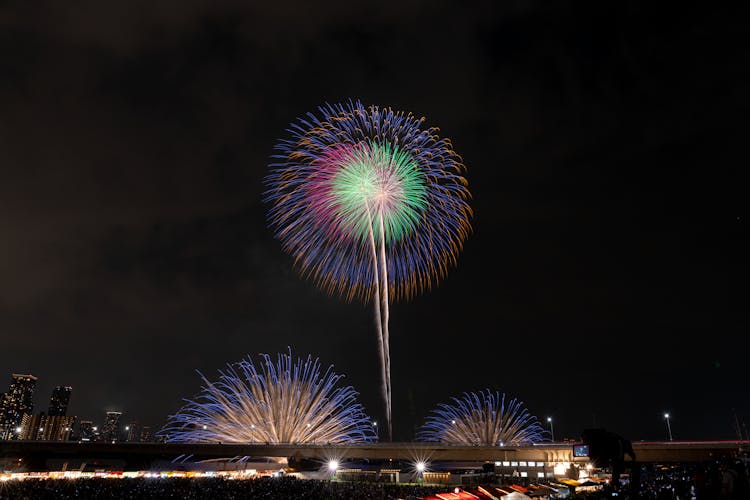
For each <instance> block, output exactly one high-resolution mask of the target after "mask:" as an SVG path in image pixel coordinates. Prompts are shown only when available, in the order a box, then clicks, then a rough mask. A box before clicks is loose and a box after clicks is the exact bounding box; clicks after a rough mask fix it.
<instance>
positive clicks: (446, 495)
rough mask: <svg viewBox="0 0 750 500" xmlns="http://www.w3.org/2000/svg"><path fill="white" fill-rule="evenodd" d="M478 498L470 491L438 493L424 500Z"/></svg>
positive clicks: (470, 499) (469, 499) (468, 499)
mask: <svg viewBox="0 0 750 500" xmlns="http://www.w3.org/2000/svg"><path fill="white" fill-rule="evenodd" d="M478 498H479V497H478V496H476V495H473V494H471V493H469V492H468V491H459V492H458V493H454V492H447V493H436V494H434V495H430V496H427V497H424V499H423V500H477V499H478Z"/></svg>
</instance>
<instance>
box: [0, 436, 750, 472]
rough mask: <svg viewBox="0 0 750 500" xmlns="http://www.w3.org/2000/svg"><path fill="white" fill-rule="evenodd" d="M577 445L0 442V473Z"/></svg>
mask: <svg viewBox="0 0 750 500" xmlns="http://www.w3.org/2000/svg"><path fill="white" fill-rule="evenodd" d="M577 444H580V443H544V444H540V445H535V446H456V445H441V444H435V443H377V444H362V445H323V444H307V445H302V444H219V443H196V444H178V443H98V442H50V441H0V469H5V470H9V469H15V468H18V467H22V468H23V469H25V470H40V471H44V470H59V467H60V464H66V466H67V467H68V468H76V467H77V465H76V464H82V463H100V464H102V465H103V466H105V467H109V468H113V467H114V468H120V469H121V470H150V469H151V470H153V469H154V468H156V467H162V468H163V466H164V464H171V463H173V464H186V463H196V462H201V461H214V462H215V463H220V462H221V461H222V460H221V459H226V460H231V459H234V460H236V459H237V458H238V457H243V458H244V457H249V458H248V459H247V460H248V461H251V462H254V461H256V459H265V458H281V459H287V460H290V461H297V462H301V461H320V462H321V463H322V462H324V461H327V460H329V459H331V458H336V459H338V460H363V461H372V462H387V461H393V462H397V463H398V462H413V461H415V460H429V461H430V462H432V463H435V462H463V463H466V462H469V463H477V464H481V463H484V462H502V461H513V462H516V461H517V462H521V461H534V462H544V463H545V464H550V465H552V464H557V463H563V462H571V463H574V462H587V461H588V458H587V457H586V456H579V457H576V456H574V446H575V445H577ZM633 449H634V451H635V453H636V457H637V461H638V462H641V463H663V464H669V463H690V462H707V461H712V460H717V459H719V458H721V457H724V456H737V455H738V454H742V453H748V452H750V441H736V440H735V441H666V442H643V441H640V442H639V441H636V442H633Z"/></svg>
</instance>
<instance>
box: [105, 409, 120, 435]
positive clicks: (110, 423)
mask: <svg viewBox="0 0 750 500" xmlns="http://www.w3.org/2000/svg"><path fill="white" fill-rule="evenodd" d="M121 416H122V412H119V411H108V412H107V415H106V417H105V418H104V425H103V426H102V437H103V438H104V440H105V441H117V440H118V439H119V438H120V417H121Z"/></svg>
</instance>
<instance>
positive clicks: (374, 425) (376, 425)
mask: <svg viewBox="0 0 750 500" xmlns="http://www.w3.org/2000/svg"><path fill="white" fill-rule="evenodd" d="M372 426H373V427H375V436H377V438H378V441H380V429H378V423H377V422H373V423H372Z"/></svg>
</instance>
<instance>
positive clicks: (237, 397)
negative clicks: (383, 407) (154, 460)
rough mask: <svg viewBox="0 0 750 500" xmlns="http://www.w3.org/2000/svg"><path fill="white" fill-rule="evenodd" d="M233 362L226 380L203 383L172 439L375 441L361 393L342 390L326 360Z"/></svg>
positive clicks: (178, 418)
mask: <svg viewBox="0 0 750 500" xmlns="http://www.w3.org/2000/svg"><path fill="white" fill-rule="evenodd" d="M261 359H262V362H261V363H260V364H259V366H258V367H256V365H255V364H254V363H253V361H252V359H251V358H250V357H248V358H246V359H244V360H242V361H239V362H237V363H234V364H228V365H227V367H228V368H227V370H226V371H221V370H220V371H219V375H220V376H219V379H218V380H217V381H215V382H211V381H209V380H208V379H207V378H206V377H204V376H203V374H201V373H200V372H199V375H200V377H201V379H202V380H203V384H204V385H203V387H202V391H201V392H200V394H199V395H198V396H197V397H196V398H195V399H193V400H186V404H185V406H183V407H182V408H181V409H180V411H178V412H177V413H176V414H174V415H170V416H169V419H168V421H167V424H166V426H165V427H164V429H162V430H161V431H160V432H159V434H160V435H161V436H164V437H165V438H166V439H167V441H170V442H183V443H185V442H187V443H200V442H213V443H215V442H221V443H337V444H347V443H362V442H369V441H373V440H374V439H375V435H374V432H373V429H372V425H371V424H370V422H371V419H370V418H369V417H368V416H367V415H366V414H365V412H364V408H363V407H362V405H360V404H359V403H357V402H356V397H357V392H356V391H355V390H354V389H353V388H352V387H351V386H339V382H340V380H341V379H342V378H343V375H338V374H336V373H334V372H333V366H329V367H328V369H327V370H326V371H325V372H323V371H322V370H321V365H320V362H319V360H318V359H314V360H313V359H312V357H311V356H308V357H307V358H306V359H305V360H303V359H302V358H297V359H296V360H294V359H293V358H292V353H291V351H290V352H289V353H288V354H279V355H278V356H277V358H276V362H275V363H274V362H273V361H272V360H271V357H270V356H269V355H267V354H261Z"/></svg>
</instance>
